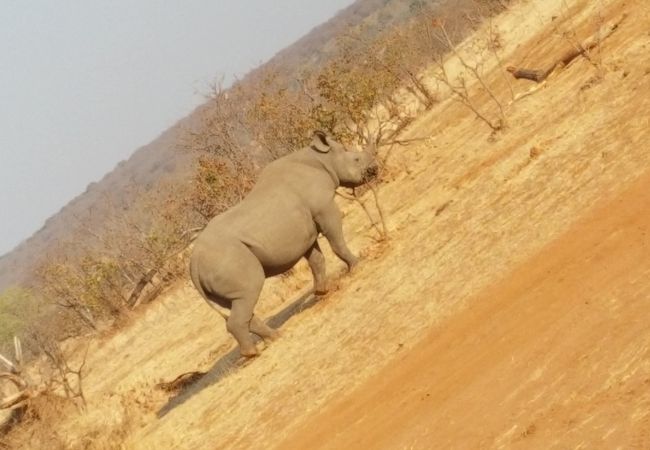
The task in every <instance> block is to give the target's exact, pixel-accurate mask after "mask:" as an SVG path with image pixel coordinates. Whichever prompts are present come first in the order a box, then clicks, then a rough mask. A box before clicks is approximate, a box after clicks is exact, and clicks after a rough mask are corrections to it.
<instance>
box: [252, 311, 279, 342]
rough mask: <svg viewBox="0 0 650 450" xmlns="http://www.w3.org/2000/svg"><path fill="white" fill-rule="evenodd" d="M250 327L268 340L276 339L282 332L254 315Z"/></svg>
mask: <svg viewBox="0 0 650 450" xmlns="http://www.w3.org/2000/svg"><path fill="white" fill-rule="evenodd" d="M250 329H251V331H252V332H253V333H255V334H256V335H258V336H259V337H261V338H262V339H264V340H266V339H269V340H271V341H274V340H276V339H278V338H279V337H280V332H279V331H278V330H276V329H273V328H271V327H270V326H268V325H267V324H266V323H264V321H263V320H262V319H260V318H259V317H257V316H255V315H254V316H253V318H252V319H251V324H250Z"/></svg>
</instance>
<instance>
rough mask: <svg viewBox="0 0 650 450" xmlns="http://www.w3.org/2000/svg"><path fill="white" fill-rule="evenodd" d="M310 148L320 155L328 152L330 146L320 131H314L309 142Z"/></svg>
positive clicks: (325, 136)
mask: <svg viewBox="0 0 650 450" xmlns="http://www.w3.org/2000/svg"><path fill="white" fill-rule="evenodd" d="M311 148H313V149H314V150H316V151H317V152H320V153H327V152H329V151H330V144H329V142H327V135H326V134H325V133H323V132H322V131H314V137H313V139H312V140H311Z"/></svg>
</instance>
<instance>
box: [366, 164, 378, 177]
mask: <svg viewBox="0 0 650 450" xmlns="http://www.w3.org/2000/svg"><path fill="white" fill-rule="evenodd" d="M378 173H379V167H377V166H370V167H368V168H367V169H366V173H365V174H364V176H363V178H364V180H372V179H374V178H376V177H377V174H378Z"/></svg>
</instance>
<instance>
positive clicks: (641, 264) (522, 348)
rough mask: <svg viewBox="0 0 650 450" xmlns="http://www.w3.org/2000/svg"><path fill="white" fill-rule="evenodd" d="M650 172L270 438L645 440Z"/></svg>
mask: <svg viewBox="0 0 650 450" xmlns="http://www.w3.org/2000/svg"><path fill="white" fill-rule="evenodd" d="M649 281H650V173H649V174H648V175H645V176H644V177H643V178H642V179H641V180H639V181H638V182H635V183H634V185H633V186H632V187H631V188H630V189H627V190H626V191H625V192H623V193H621V194H618V195H616V196H615V197H614V198H613V199H611V200H610V201H608V202H606V203H605V204H603V205H601V206H599V207H597V208H596V209H595V210H594V211H593V212H590V213H589V214H587V215H586V216H585V217H584V218H582V219H580V220H579V221H578V222H577V223H576V224H574V225H573V226H572V227H571V228H570V230H568V231H567V232H566V233H564V234H563V235H562V236H560V237H559V238H557V239H555V240H554V241H553V242H552V243H550V244H549V245H547V246H546V247H545V248H544V249H543V250H542V251H540V252H539V253H538V254H536V255H535V256H534V257H532V258H531V259H529V260H528V261H526V262H524V263H523V264H521V265H519V266H518V267H517V268H516V269H515V270H514V271H512V272H511V273H510V274H508V276H506V277H505V278H503V279H502V280H500V281H498V282H497V283H495V284H494V285H492V286H489V287H488V288H486V289H484V290H483V291H482V292H481V293H480V294H478V295H477V296H476V297H475V298H473V299H472V300H471V301H470V303H469V305H470V306H469V307H468V308H467V309H465V310H464V311H462V312H460V313H458V314H456V315H454V316H452V317H450V318H449V319H448V320H446V321H444V322H443V323H441V324H440V325H439V326H437V327H435V329H434V330H432V331H431V333H429V336H427V337H426V338H425V339H423V340H422V341H421V342H420V343H418V345H417V347H416V348H414V349H413V350H411V351H409V352H406V353H405V354H402V355H400V356H399V357H397V358H396V359H395V360H394V361H393V362H392V363H391V364H390V366H388V367H386V368H385V369H384V370H382V371H381V372H380V373H378V374H376V375H374V376H373V377H371V378H370V379H369V380H368V381H366V382H365V383H364V384H363V385H362V386H360V387H359V388H358V389H357V390H355V391H354V392H352V393H351V394H349V395H346V396H344V398H343V399H342V400H339V401H336V402H334V403H333V404H332V405H328V406H327V407H326V408H325V409H324V410H323V411H320V412H319V413H318V414H317V415H314V416H313V417H311V418H310V420H309V421H307V422H306V423H304V424H303V425H301V427H300V429H299V430H298V431H297V432H296V433H294V434H293V435H292V436H290V438H289V439H288V440H287V441H285V442H283V443H282V444H281V445H279V446H278V448H296V449H298V448H309V449H315V448H340V449H344V448H346V449H347V448H372V449H375V448H387V449H389V448H390V449H392V448H492V447H497V448H499V447H501V448H540V449H546V448H590V449H591V448H610V449H611V448H617V447H618V448H639V449H647V448H650V329H649V327H648V323H650V297H649V296H648V292H650V290H649V287H650V286H649V284H650V282H649Z"/></svg>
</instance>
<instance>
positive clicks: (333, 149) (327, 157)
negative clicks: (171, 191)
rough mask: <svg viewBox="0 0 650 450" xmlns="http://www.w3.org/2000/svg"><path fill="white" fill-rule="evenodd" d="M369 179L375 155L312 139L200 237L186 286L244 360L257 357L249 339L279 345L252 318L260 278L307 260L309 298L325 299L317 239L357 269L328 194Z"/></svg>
mask: <svg viewBox="0 0 650 450" xmlns="http://www.w3.org/2000/svg"><path fill="white" fill-rule="evenodd" d="M376 173H377V165H376V162H375V158H374V151H368V150H367V151H363V152H352V151H347V150H346V149H345V148H344V147H343V146H342V145H341V144H339V143H338V142H336V141H334V140H332V139H331V138H330V137H328V136H326V135H325V134H324V133H322V132H316V133H314V139H313V141H312V143H311V145H310V146H308V147H306V148H304V149H302V150H299V151H297V152H295V153H292V154H290V155H287V156H284V157H282V158H279V159H277V160H276V161H274V162H272V163H270V164H269V165H268V166H266V167H265V168H264V169H263V170H262V172H261V174H260V177H259V180H258V181H257V183H256V185H255V187H254V188H253V189H252V190H251V192H250V193H249V194H248V196H246V198H244V200H242V201H241V202H240V203H239V204H237V205H235V206H234V207H232V208H231V209H229V210H228V211H226V212H224V213H223V214H221V215H219V216H217V217H215V218H213V219H212V220H211V221H210V222H209V223H208V225H207V227H206V228H205V229H204V230H203V232H201V234H200V235H199V237H198V238H197V239H196V242H195V245H194V250H193V252H192V256H191V259H190V274H191V277H192V282H193V283H194V285H195V286H196V288H197V289H198V291H199V292H200V293H201V295H202V296H203V297H204V298H205V299H206V300H207V301H208V303H209V304H210V305H211V306H213V307H214V308H215V309H217V310H218V311H219V312H220V313H221V314H222V315H223V316H224V318H226V328H227V329H228V331H229V332H230V333H231V334H232V335H233V336H234V337H235V339H236V340H237V342H238V343H239V348H240V352H241V354H242V355H243V356H255V355H257V349H256V348H255V344H254V342H253V339H252V336H251V334H250V333H251V332H252V333H255V334H257V335H258V336H260V337H262V338H263V339H275V338H277V337H278V332H277V331H276V330H274V329H272V328H270V327H269V326H268V325H266V324H265V323H264V322H263V321H262V320H260V319H259V318H258V317H256V316H255V315H254V314H253V309H254V308H255V304H256V303H257V300H258V297H259V295H260V291H261V290H262V285H263V284H264V280H265V279H266V278H267V277H271V276H274V275H278V274H281V273H283V272H286V271H287V270H289V269H290V268H291V267H293V266H294V265H295V264H296V262H298V260H300V258H306V259H307V261H308V263H309V266H310V268H311V271H312V274H313V276H314V290H315V292H316V293H319V294H320V293H324V292H325V291H326V287H325V258H324V257H323V254H322V252H321V250H320V248H319V246H318V242H317V241H316V238H317V236H318V234H319V233H322V234H323V236H325V238H326V239H327V240H328V242H329V244H330V246H331V247H332V250H333V251H334V253H335V254H336V255H337V256H338V257H339V258H341V259H342V260H343V261H344V262H345V263H346V264H347V265H348V268H349V269H351V268H352V267H353V266H354V265H355V264H356V263H357V257H356V256H354V255H353V254H352V253H351V252H350V249H349V248H348V246H347V244H346V242H345V239H344V238H343V230H342V226H341V212H340V210H339V209H338V207H337V206H336V204H335V202H334V194H335V190H336V188H337V187H339V186H345V187H354V186H359V185H361V184H363V183H365V182H367V181H368V180H369V179H371V178H373V177H374V176H375V175H376ZM224 308H225V310H224ZM226 310H230V311H229V312H228V311H226Z"/></svg>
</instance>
